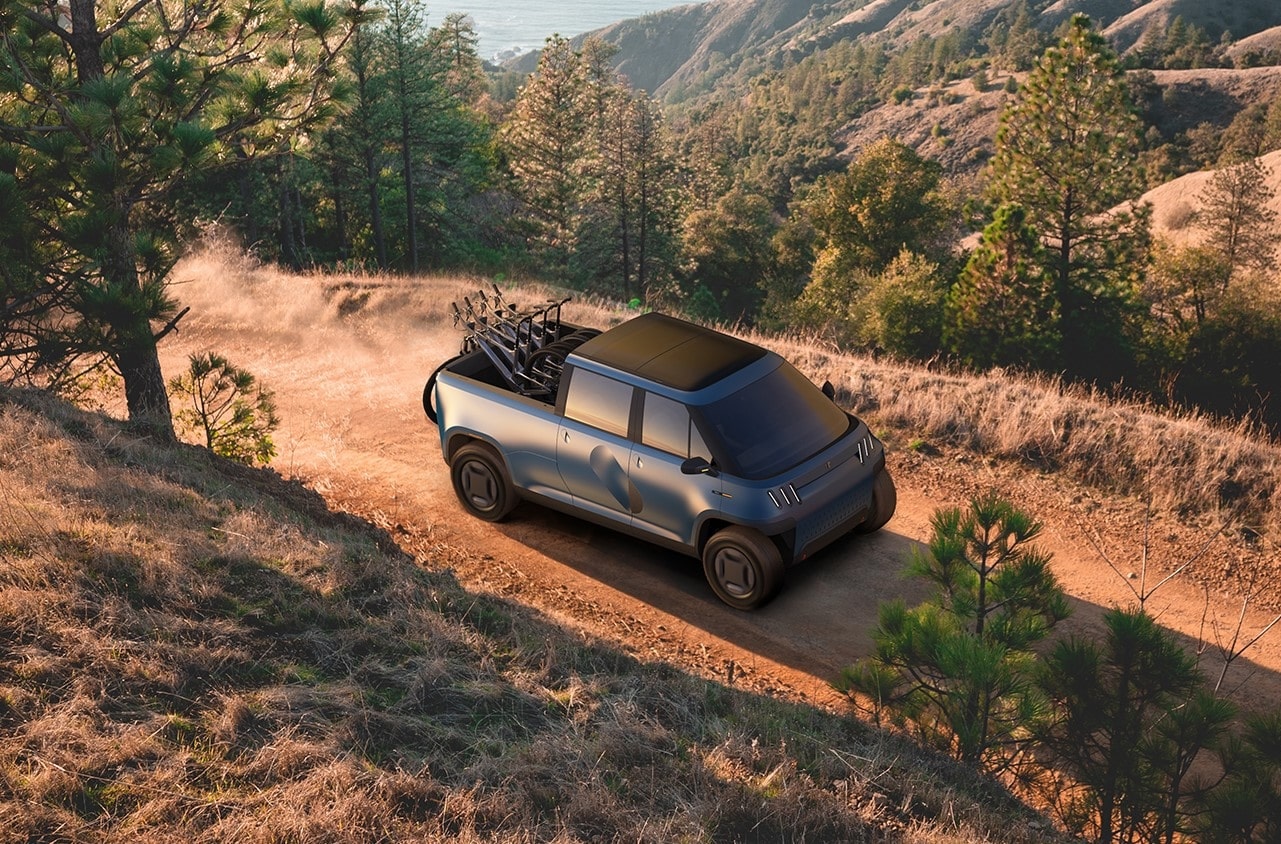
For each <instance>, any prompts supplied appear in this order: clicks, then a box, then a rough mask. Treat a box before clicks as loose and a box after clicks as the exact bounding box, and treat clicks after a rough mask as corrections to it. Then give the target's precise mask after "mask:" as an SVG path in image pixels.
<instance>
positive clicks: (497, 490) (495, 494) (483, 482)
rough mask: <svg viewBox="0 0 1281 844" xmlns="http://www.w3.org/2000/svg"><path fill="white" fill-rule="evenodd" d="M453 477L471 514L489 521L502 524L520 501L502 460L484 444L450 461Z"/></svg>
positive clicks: (472, 446) (471, 446) (473, 445)
mask: <svg viewBox="0 0 1281 844" xmlns="http://www.w3.org/2000/svg"><path fill="white" fill-rule="evenodd" d="M449 476H450V478H451V479H452V480H453V482H454V492H455V493H456V494H457V495H458V500H459V501H460V502H462V505H463V507H465V508H466V509H467V512H469V513H471V514H472V515H473V516H476V517H477V518H480V519H484V520H485V521H487V522H499V521H502V520H503V519H505V518H506V517H507V514H508V513H510V512H511V511H512V510H513V509H515V507H516V504H517V503H518V501H519V499H518V498H517V497H516V493H515V491H514V490H513V489H512V485H511V481H509V480H508V479H507V470H506V469H505V468H504V467H503V461H502V459H501V458H500V457H499V456H498V454H497V453H495V452H494V450H493V449H492V448H490V447H489V446H487V445H484V444H482V443H477V442H471V443H467V444H466V445H464V446H463V447H462V448H460V449H458V451H457V452H455V453H454V457H453V459H452V460H450V461H449Z"/></svg>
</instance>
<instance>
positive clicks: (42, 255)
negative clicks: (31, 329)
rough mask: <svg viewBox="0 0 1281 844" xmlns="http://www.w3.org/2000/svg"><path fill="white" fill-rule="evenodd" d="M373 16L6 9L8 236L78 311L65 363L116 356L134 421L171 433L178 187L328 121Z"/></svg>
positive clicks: (2, 11) (2, 187)
mask: <svg viewBox="0 0 1281 844" xmlns="http://www.w3.org/2000/svg"><path fill="white" fill-rule="evenodd" d="M362 14H363V10H362V7H361V4H360V0H356V2H353V3H347V4H344V5H334V6H330V5H328V4H327V3H325V2H323V0H305V2H299V3H275V2H270V3H249V4H242V3H227V2H219V0H211V1H210V2H204V3H195V4H193V3H180V2H175V1H174V0H140V1H139V2H135V3H129V4H123V5H115V4H101V3H94V2H91V0H70V2H69V3H65V4H59V3H52V4H30V3H16V2H0V147H3V149H4V152H3V153H0V171H3V172H4V178H3V184H0V191H3V193H4V194H5V196H6V199H5V200H4V201H5V202H6V203H7V204H9V205H10V206H11V207H10V209H7V210H12V211H14V212H16V214H14V215H13V216H10V215H5V218H4V219H0V236H3V238H4V239H5V240H6V241H10V240H16V241H19V242H20V243H21V244H23V245H22V246H21V249H22V250H23V252H24V255H25V256H27V257H30V258H31V259H32V265H33V266H38V269H39V277H40V278H41V279H42V282H41V284H42V289H41V291H40V294H41V298H43V300H44V301H46V302H48V303H50V307H51V308H52V307H57V308H60V309H65V310H64V311H62V313H69V314H70V315H71V317H72V319H71V321H72V323H74V326H73V328H72V330H71V331H69V332H65V333H62V334H61V335H59V336H60V337H61V340H60V341H59V342H60V343H62V344H63V346H62V348H60V350H59V353H58V354H59V357H60V358H61V359H62V360H64V361H65V360H66V359H67V358H68V357H70V356H75V355H87V356H91V357H94V358H95V359H98V358H99V357H100V356H105V357H106V358H107V359H108V360H109V361H110V363H111V365H113V366H114V367H115V368H116V370H117V371H118V372H119V373H120V375H121V376H122V379H123V381H124V389H125V398H126V402H127V404H128V408H129V416H130V418H131V419H132V420H135V421H137V422H139V423H143V424H145V425H147V426H148V427H149V428H151V429H152V430H154V432H155V433H156V434H157V435H159V436H161V437H163V438H166V439H172V438H173V419H172V415H171V408H170V405H169V398H168V395H167V393H166V390H165V379H164V377H163V375H162V373H161V369H160V359H159V355H158V352H157V343H158V342H159V340H160V339H161V338H163V337H164V336H165V335H166V334H167V333H168V332H169V331H171V330H172V329H173V327H174V325H175V324H176V320H177V315H175V313H174V312H175V310H176V308H175V305H174V303H173V301H172V299H170V297H169V296H168V295H167V292H166V286H167V283H168V274H169V270H170V269H171V267H172V266H173V263H174V261H175V260H176V258H175V255H176V248H177V239H178V230H179V222H178V219H177V215H175V214H173V213H172V208H171V205H170V203H171V200H172V194H173V188H174V187H175V186H176V185H177V184H179V182H180V181H181V180H182V179H184V178H185V177H186V176H187V175H189V174H190V173H191V172H193V171H195V170H199V169H202V168H208V167H210V166H212V165H214V164H216V163H219V162H221V161H226V160H235V159H236V158H237V157H238V156H245V157H252V156H254V155H259V154H262V153H264V152H268V153H269V152H274V151H275V150H277V149H278V148H279V147H280V145H281V143H282V141H283V140H285V139H288V138H290V137H292V136H293V135H294V133H296V132H297V131H298V130H299V129H300V128H302V127H304V126H307V125H309V124H314V123H317V122H319V121H321V120H323V119H324V118H326V117H328V116H331V115H332V103H333V99H332V98H333V94H334V89H335V80H334V75H333V73H332V68H333V66H334V63H335V61H336V59H337V55H338V52H339V50H340V49H341V48H342V45H343V44H344V42H345V40H346V38H347V37H348V35H349V33H350V30H351V25H352V24H353V23H354V22H355V21H356V20H358V19H359V18H360V16H361V15H362ZM268 58H270V64H268ZM155 321H164V323H163V325H162V326H161V327H160V328H159V329H157V328H156V327H155V326H154V325H153V322H155ZM63 324H64V325H65V322H64V323H63ZM50 330H52V331H57V330H58V327H55V328H51V329H50Z"/></svg>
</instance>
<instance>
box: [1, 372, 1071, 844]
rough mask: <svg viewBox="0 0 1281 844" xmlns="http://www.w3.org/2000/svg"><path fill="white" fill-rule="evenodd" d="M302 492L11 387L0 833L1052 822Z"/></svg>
mask: <svg viewBox="0 0 1281 844" xmlns="http://www.w3.org/2000/svg"><path fill="white" fill-rule="evenodd" d="M451 553H453V551H452V550H451V549H450V548H448V547H444V546H432V547H431V548H430V550H429V551H424V552H423V555H422V556H419V557H417V558H415V557H412V556H410V555H409V554H407V553H406V552H405V551H403V550H401V549H400V548H398V547H396V546H395V545H394V544H393V543H392V542H391V541H390V539H389V537H388V535H387V534H386V533H384V532H383V531H381V530H380V529H377V528H375V527H373V526H371V525H370V524H368V523H365V522H363V521H360V520H357V519H355V518H353V517H351V516H347V515H345V514H343V513H338V512H333V511H331V510H330V509H329V508H328V507H327V506H326V505H325V504H324V503H323V502H322V500H321V499H320V498H319V496H317V495H316V494H315V493H313V492H312V491H310V490H309V489H307V488H305V487H304V486H302V485H299V484H298V483H294V482H286V481H284V480H282V479H281V478H280V477H279V476H278V475H276V474H275V473H274V472H272V471H269V470H262V471H260V470H250V469H246V468H244V467H241V466H239V465H237V464H232V463H228V462H225V461H222V460H219V459H216V458H213V457H211V456H210V455H209V454H208V453H206V452H205V451H203V450H200V449H196V448H193V447H188V446H159V445H157V444H154V443H152V442H150V441H148V440H147V439H145V438H141V437H139V436H138V435H136V434H135V433H133V432H131V431H130V430H129V429H128V428H126V427H124V426H122V425H121V424H119V423H117V422H114V421H111V420H109V419H107V418H105V417H102V416H99V415H94V414H88V413H84V412H80V411H78V410H75V409H72V408H70V407H69V406H66V405H63V404H60V403H57V402H54V401H52V400H50V399H48V398H47V397H44V396H42V395H40V394H35V393H29V392H12V391H7V390H6V391H0V625H2V633H0V817H3V818H4V822H3V824H0V841H4V842H9V841H53V840H59V841H66V840H81V841H90V840H92V841H126V840H127V841H131V842H149V841H175V840H202V841H237V842H246V841H307V842H314V841H372V840H396V839H400V840H403V839H413V840H420V841H446V840H448V841H504V842H511V841H562V842H572V841H588V840H590V841H623V840H626V841H655V842H660V841H661V842H667V841H758V840H759V841H780V840H786V841H796V842H799V841H835V840H840V841H870V840H877V841H923V842H953V841H954V842H962V841H966V842H968V841H998V842H1020V841H1034V840H1035V841H1044V840H1046V832H1045V831H1044V829H1043V827H1042V825H1041V823H1040V821H1039V820H1038V819H1037V818H1036V817H1035V816H1034V815H1032V814H1030V813H1028V812H1027V811H1026V810H1025V809H1023V808H1022V807H1020V806H1019V805H1017V804H1016V803H1014V802H1013V801H1011V800H1009V799H1008V798H1006V797H1004V796H1003V795H1002V794H1000V793H997V792H995V791H993V790H992V789H991V788H990V787H989V786H986V785H984V784H983V783H982V782H980V781H979V780H977V779H976V778H974V777H972V776H971V775H969V774H968V773H967V772H966V771H964V770H961V769H958V768H956V767H955V766H953V765H951V764H949V763H947V762H946V761H943V760H940V759H938V758H936V757H933V756H929V755H925V754H922V753H920V752H918V751H917V750H915V749H913V748H912V747H911V746H910V745H909V744H907V743H905V742H902V741H899V740H896V739H894V738H891V737H888V736H886V735H884V734H882V733H879V732H877V731H875V730H872V729H870V728H868V727H866V726H864V725H862V724H860V723H858V722H856V721H854V720H851V719H850V718H848V717H844V716H841V715H834V714H830V713H826V712H822V711H818V710H816V709H813V708H808V707H804V706H797V705H791V704H786V703H782V702H779V701H775V700H771V699H767V698H762V697H758V696H753V695H750V694H746V693H744V692H741V691H738V690H735V689H732V688H729V687H726V686H723V685H718V684H714V683H709V682H706V681H703V680H700V679H696V678H692V677H690V676H687V675H684V674H682V673H680V672H678V671H676V670H674V669H673V668H671V667H669V666H665V665H662V664H645V663H642V662H638V661H636V660H635V659H633V658H631V657H629V656H626V655H624V654H621V653H619V652H617V651H614V650H611V649H610V648H607V647H604V646H601V645H600V644H598V643H594V642H591V641H586V642H584V641H583V640H582V638H581V635H575V634H573V633H571V632H569V631H566V630H563V629H560V628H558V627H557V626H555V625H554V624H552V623H550V622H549V621H548V620H547V619H545V618H541V617H539V616H537V615H536V614H535V613H533V612H531V611H529V610H526V609H523V608H521V607H520V606H517V605H514V604H509V603H505V602H502V601H499V600H496V599H493V598H488V597H482V596H478V595H475V594H469V593H468V592H467V591H466V590H464V589H463V588H462V587H460V586H459V584H458V583H457V582H456V581H455V580H454V579H453V577H452V576H451V575H450V574H449V573H448V565H449V561H450V556H451Z"/></svg>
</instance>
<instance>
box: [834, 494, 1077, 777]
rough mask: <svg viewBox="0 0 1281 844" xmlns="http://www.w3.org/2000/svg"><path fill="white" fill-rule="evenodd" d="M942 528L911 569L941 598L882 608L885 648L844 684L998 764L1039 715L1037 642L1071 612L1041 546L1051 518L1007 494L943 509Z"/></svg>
mask: <svg viewBox="0 0 1281 844" xmlns="http://www.w3.org/2000/svg"><path fill="white" fill-rule="evenodd" d="M931 524H932V527H933V530H932V532H931V535H930V541H929V544H928V546H927V549H926V550H915V551H914V552H913V555H912V561H911V567H910V569H909V571H910V572H911V574H913V575H915V576H917V577H921V578H924V579H925V580H927V581H929V582H930V583H931V584H933V585H934V586H936V587H937V592H936V594H935V595H934V597H932V598H931V599H930V600H928V601H926V602H925V603H923V604H920V605H918V606H916V607H913V608H911V609H908V608H907V607H906V606H905V605H904V603H903V602H902V601H895V602H892V603H889V604H883V605H881V608H880V619H879V622H878V624H877V627H876V630H875V631H874V632H873V634H872V636H873V639H874V641H875V645H876V655H875V656H874V657H872V658H871V659H869V660H866V661H864V662H863V663H860V664H858V665H856V666H853V667H851V668H848V669H846V670H845V671H844V672H843V673H842V676H841V679H840V680H839V681H838V682H837V684H836V687H837V688H838V689H839V690H841V691H844V692H847V693H849V692H857V693H860V694H863V695H866V696H869V697H871V698H872V700H873V704H874V707H875V709H876V711H878V712H879V711H880V710H881V709H882V708H885V707H888V708H890V709H892V710H894V711H896V712H899V713H902V714H903V715H905V716H906V717H907V718H909V719H911V720H912V721H913V722H914V723H915V724H916V725H917V726H918V727H919V728H920V729H921V731H922V733H923V734H924V735H925V736H927V737H928V738H929V739H931V740H933V741H934V742H935V743H937V744H938V745H939V746H941V747H943V748H946V749H948V750H949V751H950V752H952V753H953V754H954V755H955V756H956V757H957V758H958V759H960V760H962V761H964V762H967V763H969V764H972V765H976V766H980V765H981V766H984V767H987V768H988V769H999V768H1001V767H1003V766H1004V765H1006V764H1007V763H1009V762H1010V761H1011V760H1012V759H1013V757H1014V755H1015V754H1016V748H1017V746H1018V745H1020V744H1022V743H1023V742H1025V741H1026V740H1027V739H1028V738H1029V737H1030V735H1031V729H1032V727H1033V726H1034V725H1035V723H1036V721H1037V719H1038V717H1039V715H1040V712H1041V708H1042V707H1041V703H1040V696H1039V694H1038V692H1037V689H1036V687H1035V679H1036V676H1035V673H1034V671H1033V668H1034V667H1035V665H1036V655H1035V653H1034V652H1033V648H1034V646H1035V645H1036V644H1037V643H1038V642H1040V641H1041V640H1043V639H1044V638H1045V637H1046V636H1047V635H1048V634H1049V632H1050V630H1051V629H1052V628H1053V627H1054V626H1055V625H1056V624H1057V623H1058V622H1059V621H1060V620H1062V619H1063V618H1065V617H1066V616H1067V614H1068V606H1067V599H1066V598H1065V597H1064V595H1063V591H1062V590H1061V589H1060V588H1059V586H1058V582H1057V581H1056V579H1055V577H1054V574H1053V572H1051V571H1050V568H1049V562H1050V556H1049V555H1048V554H1046V553H1044V552H1042V551H1040V550H1039V549H1037V548H1036V547H1035V545H1034V544H1033V543H1034V542H1035V540H1036V538H1037V537H1038V536H1039V534H1040V531H1041V525H1040V523H1039V522H1037V521H1035V520H1034V519H1032V518H1030V517H1029V516H1028V515H1027V514H1026V513H1024V512H1023V511H1021V510H1019V509H1017V508H1016V507H1014V506H1013V505H1012V504H1010V503H1009V502H1008V501H1005V500H1004V499H1002V498H1000V497H999V496H998V495H996V494H987V495H984V496H980V497H977V498H975V499H973V500H971V502H970V504H969V507H968V508H966V509H965V510H962V509H961V508H959V507H951V508H945V509H941V510H938V511H937V512H935V514H934V517H933V518H932V519H931Z"/></svg>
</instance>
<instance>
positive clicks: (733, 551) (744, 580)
mask: <svg viewBox="0 0 1281 844" xmlns="http://www.w3.org/2000/svg"><path fill="white" fill-rule="evenodd" d="M712 570H713V572H714V573H715V574H716V582H717V583H719V584H720V585H721V588H722V589H724V590H725V592H726V594H728V595H730V597H733V598H747V597H749V596H751V594H752V593H753V592H755V591H756V567H755V566H754V565H753V564H752V560H751V558H750V557H749V556H748V555H747V554H745V553H743V552H742V551H741V550H740V549H738V548H722V549H720V550H719V551H717V552H716V556H715V557H714V558H713V559H712Z"/></svg>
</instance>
